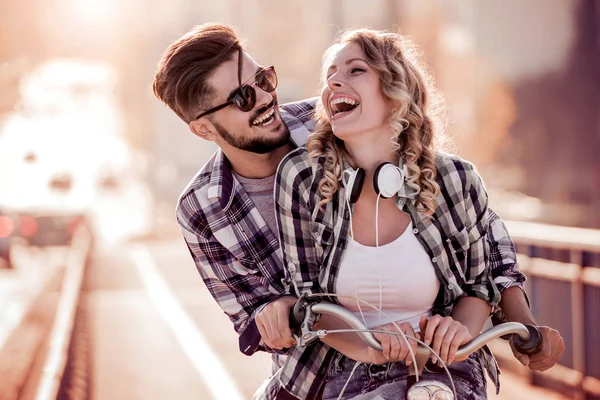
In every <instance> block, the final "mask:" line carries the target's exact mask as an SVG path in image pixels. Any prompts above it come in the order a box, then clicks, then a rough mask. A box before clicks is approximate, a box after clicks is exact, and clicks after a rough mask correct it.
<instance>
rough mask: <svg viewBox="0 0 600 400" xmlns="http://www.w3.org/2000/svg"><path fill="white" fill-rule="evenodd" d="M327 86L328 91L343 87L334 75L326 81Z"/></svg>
mask: <svg viewBox="0 0 600 400" xmlns="http://www.w3.org/2000/svg"><path fill="white" fill-rule="evenodd" d="M327 86H329V88H330V89H334V88H340V87H342V86H343V83H342V80H341V79H339V78H338V77H336V76H335V75H332V76H331V77H329V79H327Z"/></svg>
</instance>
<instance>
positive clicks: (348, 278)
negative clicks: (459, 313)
mask: <svg viewBox="0 0 600 400" xmlns="http://www.w3.org/2000/svg"><path fill="white" fill-rule="evenodd" d="M380 274H381V275H380ZM380 276H381V279H380ZM380 284H381V293H382V309H383V312H385V314H386V315H387V316H388V317H390V318H389V319H388V318H386V317H385V316H383V315H380V313H379V311H377V310H375V309H373V308H371V307H370V306H368V305H366V304H364V303H361V304H360V308H361V309H362V314H363V315H364V319H365V321H363V316H362V315H361V313H360V311H359V307H358V305H357V302H356V301H355V300H351V299H348V298H343V297H340V298H339V299H338V300H339V302H340V304H341V305H342V306H344V307H345V308H346V309H348V310H350V311H352V312H353V313H354V314H355V315H356V316H357V317H358V318H359V319H360V320H361V321H363V322H366V325H367V326H368V327H369V328H373V327H375V326H378V325H383V324H386V323H388V322H391V321H396V322H397V321H403V322H409V323H411V324H412V326H413V329H415V331H416V330H418V327H419V319H420V317H421V315H426V316H430V315H431V308H432V306H433V302H434V301H435V298H436V296H437V294H438V291H439V288H440V282H439V280H438V278H437V276H436V274H435V270H434V267H433V264H432V263H431V260H430V259H429V256H428V255H427V253H426V252H425V250H424V249H423V246H422V245H421V243H420V242H419V241H418V239H417V238H416V237H415V234H414V233H413V230H412V222H411V223H409V224H408V227H407V228H406V230H405V231H404V233H403V234H402V235H401V236H400V237H399V238H397V239H396V240H394V241H393V242H391V243H388V244H385V245H383V246H379V247H370V246H364V245H362V244H360V243H358V242H356V241H355V240H354V239H352V238H351V237H348V245H347V246H346V251H345V252H344V254H343V256H342V262H341V265H340V268H339V271H338V277H337V281H336V293H338V294H341V295H347V296H353V297H358V298H359V299H360V300H364V301H367V302H369V303H370V304H372V305H374V306H376V307H379V293H380Z"/></svg>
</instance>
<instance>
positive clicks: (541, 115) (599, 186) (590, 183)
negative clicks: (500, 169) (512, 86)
mask: <svg viewBox="0 0 600 400" xmlns="http://www.w3.org/2000/svg"><path fill="white" fill-rule="evenodd" d="M599 17H600V3H599V2H598V1H596V0H580V1H579V4H578V7H577V12H576V18H577V22H578V23H576V24H575V26H576V29H577V34H576V39H575V42H574V44H573V47H572V53H571V57H570V59H569V62H568V63H567V65H566V67H565V68H564V69H563V70H562V71H560V72H557V73H552V74H547V75H545V76H541V77H538V78H536V79H532V80H529V81H526V82H522V84H521V85H519V86H518V87H517V88H516V90H515V99H516V102H517V104H518V109H519V115H518V117H517V119H516V121H515V123H514V125H513V126H512V128H511V134H512V136H513V137H514V142H513V143H514V144H515V146H513V147H511V148H510V149H508V150H509V152H512V153H513V154H514V155H515V156H516V157H517V160H518V162H519V163H520V164H521V165H522V166H523V167H524V168H525V172H526V175H527V178H528V179H526V180H525V182H526V183H525V185H526V186H525V187H524V188H523V190H524V191H525V192H526V193H527V194H529V195H532V196H535V197H539V198H540V199H542V201H544V202H547V203H554V204H556V203H558V204H580V205H584V206H587V207H589V210H590V211H591V210H593V208H592V207H593V206H596V207H597V206H598V205H599V204H600V157H599V156H598V154H600V118H599V115H600V26H599V22H598V21H599V20H600V18H599ZM590 214H593V213H590ZM556 218H559V219H560V218H561V216H556ZM555 222H556V221H555ZM576 223H579V224H582V225H587V226H594V227H600V220H599V219H598V217H596V216H594V215H589V216H588V217H587V218H585V219H584V220H581V221H572V222H571V224H576Z"/></svg>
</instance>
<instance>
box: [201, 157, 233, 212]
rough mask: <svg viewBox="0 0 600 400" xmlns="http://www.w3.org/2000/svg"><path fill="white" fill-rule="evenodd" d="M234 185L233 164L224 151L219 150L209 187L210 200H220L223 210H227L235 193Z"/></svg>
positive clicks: (214, 161)
mask: <svg viewBox="0 0 600 400" xmlns="http://www.w3.org/2000/svg"><path fill="white" fill-rule="evenodd" d="M233 183H234V180H233V173H232V170H231V164H230V163H229V160H228V159H227V157H225V154H224V153H223V150H221V149H218V150H217V152H216V154H215V158H214V160H213V168H212V174H211V177H210V183H209V185H208V193H207V195H208V198H209V199H211V200H215V199H218V200H219V201H220V203H221V208H223V209H225V208H227V205H228V204H230V203H231V201H230V200H231V197H232V196H233V193H234V191H233Z"/></svg>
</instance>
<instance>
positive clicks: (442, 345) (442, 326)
mask: <svg viewBox="0 0 600 400" xmlns="http://www.w3.org/2000/svg"><path fill="white" fill-rule="evenodd" d="M419 327H420V328H421V335H423V342H425V344H427V345H428V346H431V348H432V349H433V351H435V352H436V353H437V354H439V355H440V359H441V360H442V361H443V362H444V363H445V364H451V363H452V362H454V361H463V360H466V359H467V357H468V356H469V355H468V354H467V355H466V356H465V357H462V358H455V357H456V351H457V350H458V346H460V345H462V344H465V343H467V342H468V341H469V340H471V334H470V333H469V330H468V329H467V327H466V326H464V325H463V324H461V323H460V322H458V321H456V320H454V319H453V318H452V317H442V316H440V315H434V316H433V317H431V318H429V319H427V317H425V316H422V317H421V320H420V321H419ZM432 342H433V344H431V343H432ZM433 357H434V358H433V361H434V362H436V361H437V360H436V359H435V356H433Z"/></svg>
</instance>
